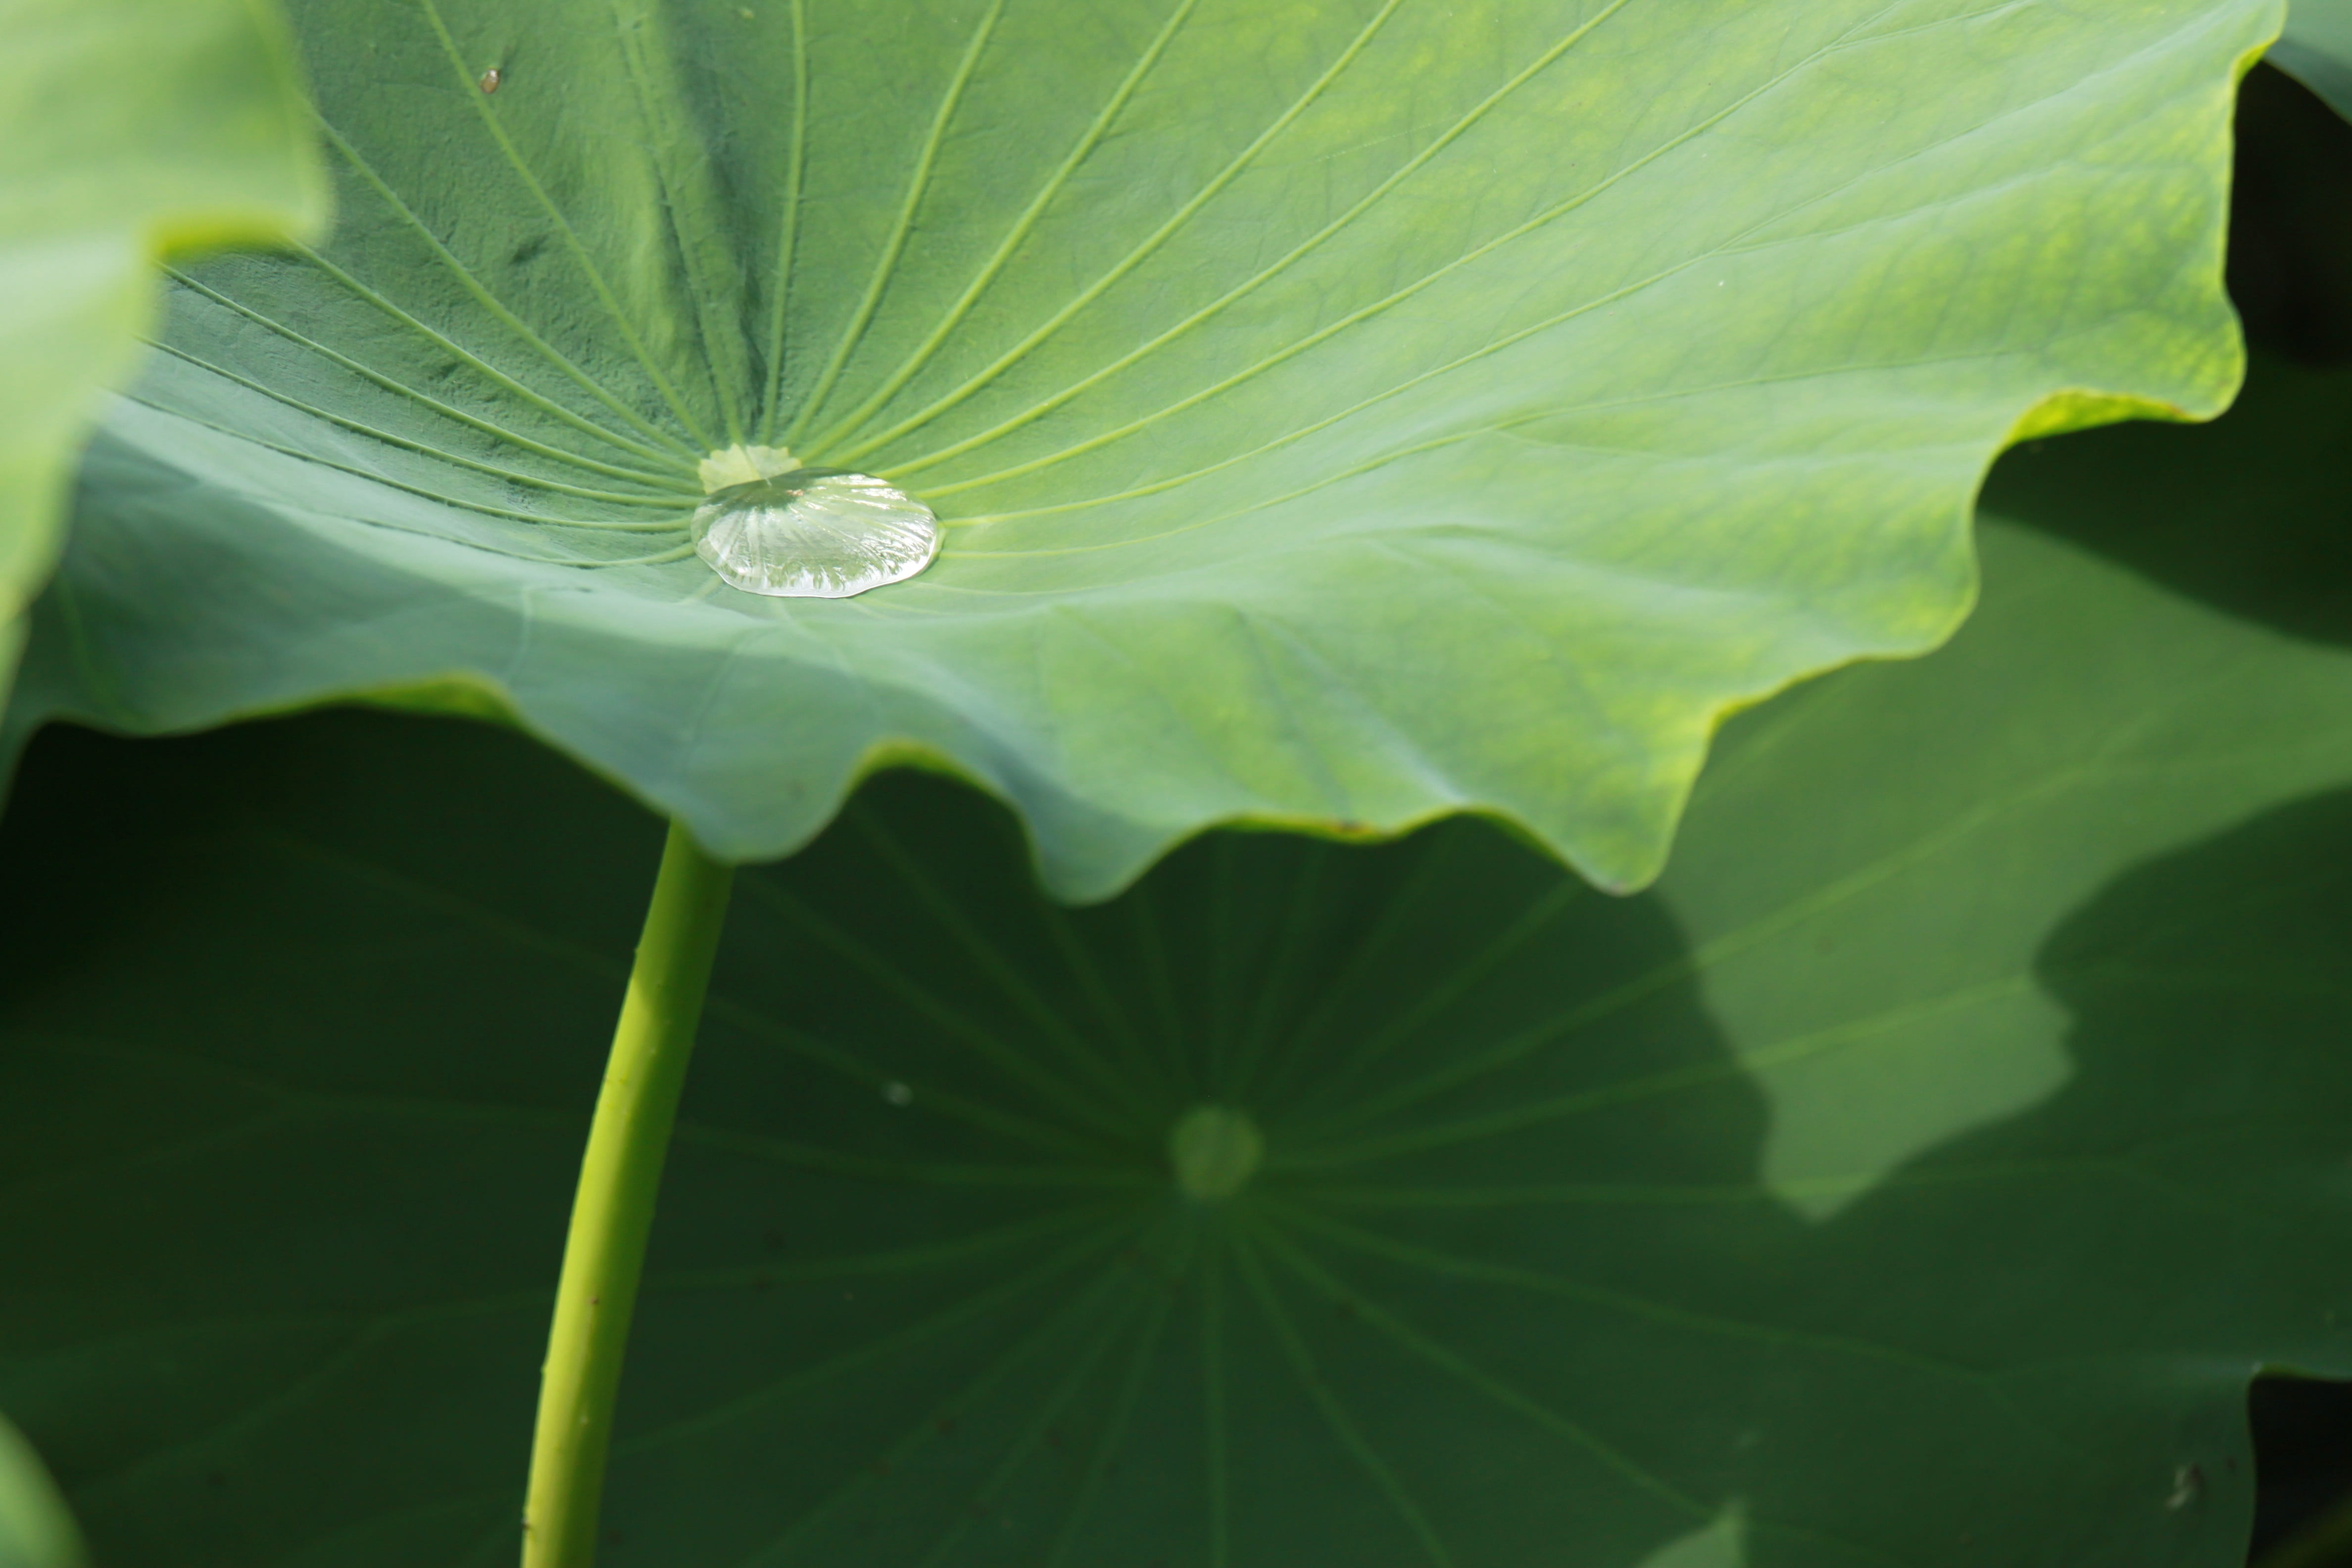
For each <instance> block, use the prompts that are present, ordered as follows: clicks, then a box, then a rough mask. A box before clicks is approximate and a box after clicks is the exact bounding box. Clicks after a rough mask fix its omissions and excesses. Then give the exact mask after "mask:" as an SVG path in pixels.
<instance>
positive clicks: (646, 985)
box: [522, 823, 734, 1568]
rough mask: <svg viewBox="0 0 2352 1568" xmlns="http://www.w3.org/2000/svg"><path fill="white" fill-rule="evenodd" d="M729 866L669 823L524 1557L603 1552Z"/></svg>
mask: <svg viewBox="0 0 2352 1568" xmlns="http://www.w3.org/2000/svg"><path fill="white" fill-rule="evenodd" d="M733 878H734V868H732V867H729V866H722V865H720V864H719V862H718V861H716V860H713V859H712V858H710V857H709V855H707V854H705V853H704V852H703V849H702V847H701V846H700V845H698V844H697V843H695V841H694V838H693V837H692V836H691V835H690V834H688V832H687V830H686V829H685V828H684V827H683V826H679V825H678V824H677V823H672V824H671V825H670V830H669V841H668V842H667V844H666V845H665V846H664V847H663V849H662V859H661V871H660V873H659V875H657V876H656V878H655V880H654V898H653V907H652V908H651V909H649V910H646V931H645V935H644V936H642V937H641V938H639V939H638V942H637V958H636V963H635V965H634V966H633V967H632V968H631V969H630V971H629V990H628V994H627V996H626V997H625V998H624V999H623V1001H622V1003H621V1022H620V1026H618V1027H617V1028H616V1029H614V1033H613V1055H612V1058H611V1060H610V1061H609V1062H608V1063H607V1064H606V1065H605V1068H604V1089H603V1090H602V1091H601V1092H600V1093H599V1094H598V1095H597V1097H596V1116H595V1120H594V1121H593V1122H592V1123H590V1125H589V1129H588V1152H587V1154H586V1156H585V1157H584V1158H583V1160H582V1161H581V1163H580V1190H579V1193H578V1194H577V1195H576V1196H574V1197H573V1199H572V1229H571V1233H570V1235H569V1236H567V1237H565V1240H564V1244H563V1274H562V1279H561V1280H560V1281H559V1282H558V1283H557V1285H556V1288H555V1322H554V1325H553V1327H552V1328H551V1329H550V1330H549V1331H548V1338H547V1364H546V1366H545V1368H544V1369H543V1371H542V1372H541V1381H540V1390H539V1426H538V1428H537V1431H536V1433H535V1434H534V1436H533V1437H532V1440H531V1450H530V1490H529V1492H528V1493H527V1494H526V1497H525V1500H524V1504H523V1516H522V1517H523V1524H522V1561H523V1568H588V1564H589V1563H592V1562H593V1561H594V1559H595V1555H596V1519H597V1505H598V1502H599V1500H601V1498H602V1497H603V1494H604V1456H605V1453H606V1451H607V1449H608V1448H609V1447H610V1446H611V1443H612V1436H613V1403H614V1395H615V1394H616V1393H617V1392H618V1391H619V1388H620V1383H621V1356H622V1352H623V1351H624V1350H625V1348H626V1347H627V1344H628V1339H629V1319H630V1316H631V1315H632V1313H633V1312H634V1310H635V1307H636V1301H637V1278H638V1276H639V1274H640V1273H641V1272H642V1271H643V1269H644V1267H645V1260H646V1237H647V1236H648V1235H649V1234H650V1233H651V1231H652V1229H653V1221H654V1199H655V1196H656V1193H657V1192H658V1191H659V1189H660V1186H661V1173H662V1160H663V1157H664V1156H665V1155H666V1154H667V1152H669V1134H670V1126H671V1124H672V1123H673V1122H674V1121H677V1099H678V1092H679V1090H680V1089H683V1088H684V1087H685V1084H686V1064H687V1060H688V1058H689V1057H690V1056H691V1055H692V1054H693V1051H694V1031H695V1026H696V1025H697V1024H698V1022H699V1021H700V1019H701V1017H702V996H703V992H704V991H705V990H706V989H707V988H708V986H709V982H710V964H711V960H712V959H713V958H714V957H715V956H716V955H717V953H718V951H719V928H720V926H721V925H722V924H723V923H724V922H725V921H726V918H727V893H728V889H729V887H730V883H731V882H732V880H733Z"/></svg>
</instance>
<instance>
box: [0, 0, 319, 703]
mask: <svg viewBox="0 0 2352 1568" xmlns="http://www.w3.org/2000/svg"><path fill="white" fill-rule="evenodd" d="M0 40H5V47H0V368H4V369H5V374H0V693H5V689H6V686H7V678H8V674H9V672H10V671H11V670H12V669H13V668H14V666H15V663H16V654H17V649H18V647H19V645H20V644H21V642H22V640H23V637H24V629H23V626H22V625H21V624H20V622H19V619H18V617H19V615H20V612H21V611H22V610H23V609H24V607H25V605H26V604H27V603H28V602H29V601H30V600H31V599H32V597H33V595H34V594H35V593H36V592H37V590H38V589H39V587H40V585H41V583H42V581H43V580H44V579H45V578H47V575H48V574H49V569H50V567H51V566H52V564H53V563H55V561H56V559H57V554H58V536H59V532H60V531H61V529H62V526H63V523H64V513H65V510H66V503H67V499H68V492H69V490H70V489H71V486H72V479H73V471H74V467H75V464H76V462H77V461H78V460H79V457H80V453H81V447H82V444H83V442H84V441H85V440H86V439H87V438H88V437H89V429H90V426H91V424H92V423H93V421H94V420H95V418H96V416H97V415H98V412H99V403H100V392H101V390H102V389H103V388H106V387H109V386H114V385H119V384H121V382H122V381H123V380H125V379H126V378H127V377H128V375H129V374H130V372H131V367H132V365H133V363H135V362H136V360H137V358H138V356H139V340H140V338H141V337H142V336H143V335H145V334H146V333H147V332H148V331H151V330H152V326H153V324H154V321H155V317H156V313H157V311H156V306H157V302H158V301H157V296H158V293H159V280H158V279H157V278H156V276H155V272H154V264H155V262H156V261H157V259H158V258H162V257H164V256H168V255H185V254H186V253H189V252H192V251H200V250H206V249H212V248H216V247H223V246H255V245H271V244H276V243H278V242H281V241H284V240H287V239H289V238H293V237H299V236H312V235H316V234H317V233H318V232H319V231H320V230H321V229H322V228H323V227H324V226H325V223H326V214H327V186H326V177H325V174H324V172H323V171H322V170H321V169H320V166H319V161H318V158H317V155H316V153H315V152H314V150H313V133H312V130H311V119H310V110H309V109H308V107H307V106H306V105H305V103H304V101H303V92H302V85H301V81H300V78H299V71H298V69H297V66H296V62H295V59H294V55H293V48H292V43H291V40H290V39H289V37H288V36H287V34H286V30H285V24H284V22H283V20H282V19H281V18H280V17H279V16H278V13H277V9H276V7H275V5H272V4H269V3H268V0H0Z"/></svg>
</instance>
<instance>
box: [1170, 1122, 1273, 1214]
mask: <svg viewBox="0 0 2352 1568" xmlns="http://www.w3.org/2000/svg"><path fill="white" fill-rule="evenodd" d="M1264 1158H1265V1135H1264V1134H1262V1133H1260V1132H1259V1131H1258V1130H1257V1123H1256V1122H1255V1121H1251V1120H1250V1117H1249V1112H1247V1111H1246V1110H1234V1108H1233V1107H1232V1106H1230V1105H1196V1106H1194V1107H1193V1108H1192V1110H1188V1111H1186V1112H1185V1113H1184V1114H1183V1115H1181V1116H1180V1117H1178V1118H1177V1119H1176V1125H1175V1127H1174V1128H1173V1129H1172V1130H1171V1131H1170V1132H1169V1134H1168V1163H1170V1164H1171V1165H1173V1166H1174V1167H1175V1168H1176V1184H1177V1185H1178V1186H1179V1187H1181V1188H1182V1189H1183V1192H1184V1195H1185V1196H1187V1197H1191V1198H1199V1199H1202V1200H1204V1201H1205V1200H1207V1199H1210V1198H1229V1197H1232V1196H1233V1195H1234V1194H1235V1193H1238V1192H1240V1191H1241V1190H1242V1188H1243V1187H1244V1185H1246V1184H1248V1182H1249V1179H1250V1177H1251V1176H1252V1175H1254V1174H1255V1173H1256V1171H1257V1167H1258V1162H1259V1161H1260V1160H1262V1159H1264Z"/></svg>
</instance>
